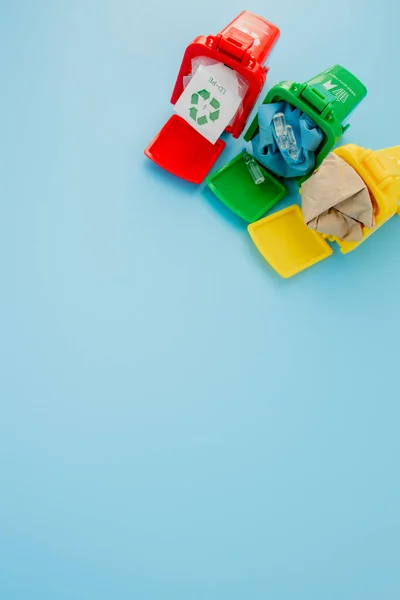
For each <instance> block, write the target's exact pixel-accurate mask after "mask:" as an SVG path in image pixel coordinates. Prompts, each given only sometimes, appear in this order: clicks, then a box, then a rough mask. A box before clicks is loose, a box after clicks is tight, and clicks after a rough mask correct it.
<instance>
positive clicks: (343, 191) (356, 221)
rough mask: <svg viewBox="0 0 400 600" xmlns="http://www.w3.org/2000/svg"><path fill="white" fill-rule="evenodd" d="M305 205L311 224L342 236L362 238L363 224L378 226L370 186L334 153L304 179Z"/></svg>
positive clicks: (325, 231) (354, 238)
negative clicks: (375, 224)
mask: <svg viewBox="0 0 400 600" xmlns="http://www.w3.org/2000/svg"><path fill="white" fill-rule="evenodd" d="M302 208H303V214H304V220H305V222H306V224H307V226H308V227H310V228H311V229H314V230H315V231H318V232H319V233H326V234H328V235H334V236H337V237H338V238H339V239H341V240H346V241H360V240H361V239H362V226H363V225H365V226H366V227H369V228H371V227H373V226H374V210H373V205H372V201H371V197H370V195H369V191H368V188H367V186H366V185H365V183H364V181H363V180H362V179H361V177H360V176H359V175H358V173H357V172H356V171H355V170H354V169H353V167H351V166H350V165H348V164H347V163H346V162H345V161H344V160H343V159H341V158H340V157H339V156H337V155H336V154H333V153H331V154H329V156H328V157H327V158H326V159H325V160H324V162H323V163H322V165H321V167H320V168H319V170H318V171H317V172H316V173H314V175H312V176H311V177H310V178H309V179H308V180H307V181H305V182H304V183H303V185H302Z"/></svg>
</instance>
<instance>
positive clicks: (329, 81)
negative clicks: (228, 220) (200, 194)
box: [207, 65, 367, 223]
mask: <svg viewBox="0 0 400 600" xmlns="http://www.w3.org/2000/svg"><path fill="white" fill-rule="evenodd" d="M366 93H367V89H366V87H365V86H364V84H363V83H361V81H359V79H357V78H356V77H355V76H354V75H353V74H352V73H350V72H349V71H348V70H347V69H345V68H344V67H341V66H340V65H335V66H333V67H331V68H329V69H327V70H326V71H323V72H322V73H320V74H319V75H316V76H315V77H313V78H312V79H309V80H308V81H306V82H305V83H302V84H301V83H292V82H290V81H283V82H282V83H279V84H277V85H275V86H274V87H272V88H271V89H270V91H269V92H268V94H267V96H266V98H265V100H264V102H263V104H272V103H274V102H281V101H285V102H288V103H289V104H291V105H292V106H294V107H296V108H299V109H300V110H301V111H302V112H303V113H305V114H306V115H308V116H309V117H310V118H311V119H312V120H313V121H314V123H315V124H316V125H317V126H318V127H319V128H320V129H321V131H322V133H323V135H324V139H323V141H322V142H321V144H320V147H319V148H318V150H317V151H316V153H315V166H314V167H313V169H312V171H311V172H309V173H307V174H306V175H305V176H302V177H301V178H299V179H298V181H299V183H300V182H301V181H304V180H305V179H307V177H309V176H310V175H311V174H312V172H313V171H314V169H317V168H318V167H319V166H320V165H321V163H322V162H323V160H324V159H325V158H326V157H327V156H328V154H329V153H330V152H331V151H332V148H333V147H334V145H335V144H336V142H337V141H338V140H339V139H340V137H341V136H342V134H343V132H344V131H345V130H346V129H347V127H348V125H345V121H346V119H347V118H348V117H349V115H350V114H351V113H352V111H353V110H354V108H355V107H356V106H357V105H358V104H359V103H360V102H361V100H362V99H363V98H364V97H365V95H366ZM258 129H259V128H258V116H256V117H255V118H254V120H253V122H252V124H251V125H250V127H249V129H248V130H247V132H246V134H245V136H244V139H245V140H246V141H247V142H248V141H250V140H252V139H253V137H255V136H256V135H257V133H258ZM239 164H240V161H237V162H235V159H234V160H233V161H231V163H229V164H228V165H225V166H224V167H222V168H221V169H220V170H218V171H216V172H215V173H213V174H212V175H210V176H209V177H208V179H207V184H208V186H209V187H210V189H211V190H212V191H213V192H214V194H215V195H216V196H217V197H218V198H219V199H220V200H221V201H222V202H223V203H224V204H226V205H227V206H228V207H229V208H230V209H231V210H232V211H233V212H235V213H236V214H238V215H239V216H241V217H242V218H243V219H245V220H246V221H248V222H249V223H252V222H253V221H255V220H257V219H258V218H260V217H261V216H262V215H263V214H265V213H266V212H267V210H269V209H270V208H271V207H272V206H273V205H274V204H276V202H278V200H280V199H281V198H282V196H283V195H285V193H284V192H282V191H281V193H280V194H275V192H273V193H269V192H268V191H266V193H265V194H264V195H263V197H261V194H260V190H256V189H255V188H257V187H258V186H256V185H255V184H254V183H253V182H252V180H251V178H250V176H249V174H248V173H246V172H245V170H244V169H243V168H241V166H239ZM260 167H262V166H261V165H260ZM262 169H263V167H262ZM270 177H272V178H273V179H274V180H275V181H276V182H278V183H280V185H281V186H282V180H279V178H278V177H277V176H276V175H275V174H272V173H270ZM228 181H229V184H228ZM253 196H254V197H255V196H257V197H258V200H259V201H258V203H257V206H256V209H255V210H254V202H252V200H251V198H253Z"/></svg>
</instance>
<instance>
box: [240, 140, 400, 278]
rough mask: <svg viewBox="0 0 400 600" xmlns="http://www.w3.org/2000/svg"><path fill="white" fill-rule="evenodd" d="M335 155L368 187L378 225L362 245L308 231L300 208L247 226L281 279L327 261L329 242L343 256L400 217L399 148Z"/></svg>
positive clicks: (366, 232)
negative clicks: (333, 243)
mask: <svg viewBox="0 0 400 600" xmlns="http://www.w3.org/2000/svg"><path fill="white" fill-rule="evenodd" d="M334 152H335V153H336V154H337V155H338V156H340V158H342V159H343V160H345V161H346V162H347V163H348V164H349V165H350V166H351V167H353V168H354V169H355V170H356V171H357V173H358V174H359V175H360V177H361V178H362V179H363V180H364V182H365V184H366V185H367V187H368V189H369V191H370V194H371V196H372V198H373V202H374V207H375V219H376V226H375V227H374V228H373V229H368V228H366V227H365V228H364V229H363V238H362V240H361V241H359V242H345V241H343V240H340V239H338V238H336V237H334V236H324V235H322V234H320V233H317V232H316V231H313V230H312V229H310V228H308V227H307V225H306V224H305V222H304V218H303V213H302V211H301V208H300V207H299V206H297V205H293V206H289V207H288V208H286V209H284V210H281V211H278V212H276V213H274V214H272V215H270V216H268V217H265V218H264V219H261V220H260V221H256V222H255V223H251V224H250V225H249V227H248V231H249V233H250V236H251V238H252V240H253V242H254V243H255V245H256V246H257V248H258V250H259V251H260V252H261V254H262V255H263V257H264V258H265V260H266V261H267V262H268V263H269V264H270V265H271V267H272V268H273V269H275V271H277V273H279V274H280V275H281V276H282V277H285V278H287V277H292V276H293V275H295V274H296V273H299V272H300V271H303V270H304V269H307V268H308V267H310V266H312V265H313V264H315V263H317V262H319V261H321V260H324V259H325V258H328V256H330V255H331V254H332V249H331V247H330V246H329V244H328V243H327V242H326V239H328V240H329V241H331V242H337V244H338V245H339V246H340V250H341V252H342V253H343V254H347V253H348V252H351V251H352V250H354V249H355V248H357V247H358V246H359V245H360V244H362V243H363V242H364V241H365V240H366V239H367V238H368V237H369V236H370V235H371V234H372V233H374V231H376V230H377V229H378V228H379V227H381V226H382V225H383V224H384V223H386V221H388V220H389V219H390V218H391V217H393V216H394V215H395V214H400V207H399V201H400V146H395V147H393V148H386V149H384V150H377V151H373V150H366V149H365V148H360V147H359V146H356V145H355V144H348V145H346V146H341V147H340V148H337V149H336V150H334Z"/></svg>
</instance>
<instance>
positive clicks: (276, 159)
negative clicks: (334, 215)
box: [252, 101, 325, 179]
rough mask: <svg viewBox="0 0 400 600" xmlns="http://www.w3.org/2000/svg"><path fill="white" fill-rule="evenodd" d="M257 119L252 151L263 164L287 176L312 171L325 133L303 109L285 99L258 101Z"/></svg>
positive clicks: (273, 171) (280, 174)
mask: <svg viewBox="0 0 400 600" xmlns="http://www.w3.org/2000/svg"><path fill="white" fill-rule="evenodd" d="M258 123H259V127H258V132H257V134H256V135H255V136H254V137H253V138H252V146H253V154H254V156H255V158H256V159H257V160H258V161H259V162H260V163H261V164H262V165H263V166H264V167H266V168H267V169H268V170H269V171H271V172H272V173H274V174H275V175H277V176H278V177H285V178H287V179H289V178H294V177H303V176H307V175H309V174H310V173H312V172H313V171H314V167H315V164H316V153H317V152H318V149H319V148H320V147H321V144H323V141H324V138H325V136H324V133H323V132H322V130H321V129H320V128H319V127H318V126H317V125H316V123H315V121H314V120H313V119H311V117H310V116H309V115H308V114H307V113H305V112H304V110H301V109H300V108H297V107H296V106H294V105H293V104H291V103H289V102H285V101H282V102H273V103H268V104H262V105H261V106H260V107H259V109H258Z"/></svg>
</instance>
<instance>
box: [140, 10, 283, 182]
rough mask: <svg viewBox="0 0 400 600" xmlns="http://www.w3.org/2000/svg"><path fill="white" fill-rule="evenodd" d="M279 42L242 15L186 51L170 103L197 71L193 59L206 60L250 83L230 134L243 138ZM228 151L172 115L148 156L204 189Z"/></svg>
mask: <svg viewBox="0 0 400 600" xmlns="http://www.w3.org/2000/svg"><path fill="white" fill-rule="evenodd" d="M278 37H279V29H278V28H277V27H276V26H275V25H273V24H272V23H269V22H268V21H266V20H265V19H262V18H261V17H258V16H257V15H254V14H252V13H250V12H248V11H244V12H242V13H241V14H240V15H239V16H238V17H236V19H234V20H233V21H232V22H231V23H230V24H229V25H228V26H227V27H226V28H225V29H223V30H222V31H221V32H220V33H217V34H216V35H209V36H200V37H197V38H196V39H195V40H194V41H193V42H192V43H191V44H189V46H188V47H187V48H186V52H185V54H184V56H183V60H182V65H181V68H180V70H179V73H178V77H177V80H176V83H175V87H174V90H173V92H172V96H171V103H172V104H175V103H176V102H177V100H178V98H179V97H180V95H181V94H182V92H183V89H184V87H183V78H184V77H186V76H187V75H190V73H191V71H192V59H194V58H196V57H206V58H209V59H213V60H216V61H219V62H221V63H223V64H225V65H226V66H228V67H230V68H231V69H233V70H234V71H236V72H237V73H238V74H239V75H241V76H242V77H243V78H244V79H245V80H246V81H247V83H248V88H247V91H246V94H245V96H244V98H243V101H242V106H241V110H239V111H238V114H237V116H236V118H235V119H234V121H233V122H232V123H231V124H230V125H229V126H228V127H227V128H226V130H225V131H226V132H227V133H231V134H232V135H233V137H235V138H237V137H239V136H240V134H241V133H242V131H243V129H244V127H245V124H246V121H247V119H248V117H249V115H250V112H251V110H252V109H253V106H254V104H255V102H256V100H257V98H258V96H259V94H260V92H261V90H262V88H263V86H264V83H265V79H266V72H267V68H265V67H264V66H263V65H264V63H265V61H266V59H267V57H268V55H269V54H270V52H271V50H272V48H273V46H274V45H275V43H276V41H277V39H278ZM225 145H226V144H225V142H224V141H223V140H221V139H219V140H217V142H216V143H215V144H212V143H211V142H209V141H208V140H207V139H206V138H204V137H203V136H202V135H201V134H200V133H199V132H198V131H196V130H195V129H194V128H193V127H192V126H191V125H190V124H189V123H187V122H186V121H185V120H184V119H182V118H181V117H180V116H178V115H173V116H172V117H171V118H170V119H169V120H168V121H167V123H166V124H165V125H164V127H163V128H162V129H161V131H160V132H159V133H158V134H157V135H156V137H155V138H154V139H153V141H152V142H151V143H150V144H149V145H148V146H147V148H146V149H145V154H146V156H147V157H148V158H150V159H151V160H152V161H154V162H155V163H157V164H158V165H159V166H160V167H162V168H163V169H165V170H167V171H170V172H171V173H173V174H174V175H176V176H178V177H181V178H182V179H186V180H187V181H191V182H192V183H201V182H202V181H203V179H204V178H205V177H206V175H207V173H208V172H209V171H210V169H211V167H212V166H213V164H214V163H215V161H216V160H217V158H218V157H219V156H220V154H221V152H222V151H223V150H224V148H225Z"/></svg>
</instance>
